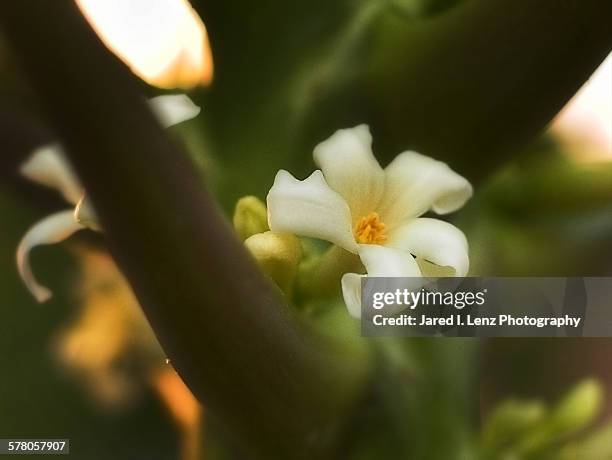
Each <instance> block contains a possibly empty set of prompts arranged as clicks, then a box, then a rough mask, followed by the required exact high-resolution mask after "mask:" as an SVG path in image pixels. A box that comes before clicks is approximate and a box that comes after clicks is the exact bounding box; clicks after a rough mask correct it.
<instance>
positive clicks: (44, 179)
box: [20, 144, 83, 204]
mask: <svg viewBox="0 0 612 460" xmlns="http://www.w3.org/2000/svg"><path fill="white" fill-rule="evenodd" d="M20 172H21V174H22V175H23V176H24V177H26V178H28V179H30V180H32V181H34V182H37V183H39V184H42V185H45V186H47V187H51V188H54V189H56V190H58V191H59V192H61V193H62V195H63V196H64V198H65V199H66V201H68V202H69V203H71V204H76V203H77V202H78V201H79V199H80V198H81V195H82V194H83V186H82V185H81V182H80V181H79V179H78V178H77V176H76V174H75V173H74V171H73V170H72V167H71V166H70V163H69V162H68V160H67V159H66V155H65V154H64V151H63V150H62V148H61V147H60V146H59V145H58V144H51V145H45V146H43V147H40V148H38V149H36V150H34V152H32V155H30V157H29V158H28V160H27V161H26V162H25V163H23V165H21V168H20Z"/></svg>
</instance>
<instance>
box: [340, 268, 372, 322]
mask: <svg viewBox="0 0 612 460" xmlns="http://www.w3.org/2000/svg"><path fill="white" fill-rule="evenodd" d="M364 276H366V275H358V274H357V273H346V274H344V275H343V276H342V297H344V303H345V304H346V308H347V310H348V312H349V314H350V315H351V316H352V317H353V318H361V278H363V277H364Z"/></svg>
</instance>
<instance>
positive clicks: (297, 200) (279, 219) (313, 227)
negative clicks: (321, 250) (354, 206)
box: [267, 170, 357, 253]
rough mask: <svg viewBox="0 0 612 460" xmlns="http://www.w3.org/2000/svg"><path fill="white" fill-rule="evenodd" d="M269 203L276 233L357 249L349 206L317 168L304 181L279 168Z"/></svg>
mask: <svg viewBox="0 0 612 460" xmlns="http://www.w3.org/2000/svg"><path fill="white" fill-rule="evenodd" d="M267 204H268V222H269V224H270V230H272V231H273V232H277V233H293V234H294V235H299V236H307V237H311V238H319V239H322V240H325V241H329V242H331V243H334V244H336V245H338V246H340V247H342V248H344V249H346V250H348V251H351V252H353V253H356V252H357V243H356V242H355V238H354V237H353V233H352V229H351V213H350V210H349V207H348V205H347V204H346V202H345V201H344V199H343V198H342V197H341V196H340V195H339V194H338V193H336V192H335V191H333V190H332V189H331V188H330V187H329V186H328V185H327V183H326V182H325V179H324V178H323V174H322V173H321V171H318V170H317V171H315V172H314V173H312V174H311V175H310V176H309V177H308V178H307V179H305V180H303V181H300V180H297V179H296V178H295V177H293V176H292V175H291V174H289V173H288V172H287V171H283V170H281V171H279V172H278V174H276V178H275V179H274V185H273V186H272V188H271V189H270V192H269V193H268V197H267Z"/></svg>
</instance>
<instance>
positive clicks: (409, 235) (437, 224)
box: [386, 218, 470, 276]
mask: <svg viewBox="0 0 612 460" xmlns="http://www.w3.org/2000/svg"><path fill="white" fill-rule="evenodd" d="M386 244H387V245H388V246H390V247H394V248H398V249H403V250H404V251H409V252H410V253H411V254H414V255H415V256H417V257H419V258H423V259H425V260H427V261H429V262H432V263H434V264H436V265H438V266H441V267H451V268H452V269H453V271H454V276H466V275H467V273H468V269H469V266H470V261H469V256H468V243H467V240H466V238H465V235H464V234H463V232H462V231H461V230H459V229H458V228H457V227H455V226H454V225H451V224H449V223H448V222H444V221H442V220H438V219H429V218H419V219H412V220H409V221H407V222H405V223H404V224H402V225H400V226H399V227H397V228H396V229H394V230H393V231H392V232H391V233H390V234H389V240H388V241H387V243H386Z"/></svg>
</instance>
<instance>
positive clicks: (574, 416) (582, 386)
mask: <svg viewBox="0 0 612 460" xmlns="http://www.w3.org/2000/svg"><path fill="white" fill-rule="evenodd" d="M602 400H603V389H602V387H601V385H600V384H599V382H597V381H596V380H594V379H587V380H584V381H582V382H580V383H579V384H578V385H576V386H575V387H574V388H573V389H572V390H571V391H570V392H569V393H568V394H567V395H566V396H565V397H564V398H563V399H562V400H561V401H560V402H559V403H558V404H557V406H556V407H555V408H554V409H553V411H552V413H551V415H550V417H549V418H548V419H547V420H546V421H545V422H544V423H543V424H542V425H540V426H539V427H538V428H537V429H535V430H534V431H533V432H531V433H529V434H528V435H527V436H525V437H524V438H523V440H522V441H521V443H520V445H519V449H518V451H519V452H522V453H524V454H535V453H538V452H541V451H543V450H544V449H547V448H549V447H550V446H552V445H553V444H554V443H556V442H559V441H561V440H563V439H565V438H566V437H568V436H569V435H572V434H574V433H576V432H577V431H579V430H581V429H582V428H584V427H586V425H588V424H589V423H590V422H592V421H593V419H594V418H595V417H596V416H597V414H598V413H599V411H600V409H601V403H602Z"/></svg>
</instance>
